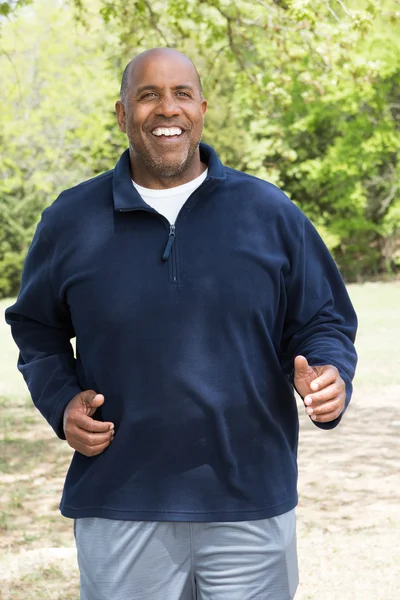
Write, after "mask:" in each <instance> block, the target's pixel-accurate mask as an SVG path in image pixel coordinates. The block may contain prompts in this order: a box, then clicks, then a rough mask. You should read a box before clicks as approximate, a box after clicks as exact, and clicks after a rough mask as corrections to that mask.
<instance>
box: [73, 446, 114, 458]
mask: <svg viewBox="0 0 400 600" xmlns="http://www.w3.org/2000/svg"><path fill="white" fill-rule="evenodd" d="M110 443H111V442H107V443H106V444H99V445H98V446H93V447H90V448H89V447H88V446H84V445H80V446H78V447H76V448H75V450H76V451H77V452H80V454H83V455H84V456H87V457H91V456H97V455H98V454H101V453H102V452H104V450H105V449H106V448H108V446H109V445H110Z"/></svg>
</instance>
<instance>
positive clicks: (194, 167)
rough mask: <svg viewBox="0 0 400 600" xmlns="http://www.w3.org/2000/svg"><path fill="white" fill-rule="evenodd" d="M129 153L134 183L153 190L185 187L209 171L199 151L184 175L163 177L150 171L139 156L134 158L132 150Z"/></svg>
mask: <svg viewBox="0 0 400 600" xmlns="http://www.w3.org/2000/svg"><path fill="white" fill-rule="evenodd" d="M129 153H130V162H131V175H132V179H133V181H134V182H135V183H137V184H138V185H141V186H142V187H145V188H149V189H153V190H167V189H169V188H172V187H177V186H178V185H184V184H185V183H188V182H189V181H193V179H196V178H197V177H200V175H201V174H202V173H204V171H205V170H206V169H207V165H206V164H205V163H203V162H201V160H200V152H199V151H197V152H196V155H195V156H194V158H193V160H192V162H191V163H190V165H188V166H187V168H185V170H184V171H183V172H182V173H178V174H177V175H171V176H169V177H163V176H161V175H158V174H156V173H154V172H152V171H150V170H149V169H148V167H146V166H145V165H144V164H143V163H142V162H141V161H140V159H138V157H137V156H133V154H132V151H131V150H130V151H129Z"/></svg>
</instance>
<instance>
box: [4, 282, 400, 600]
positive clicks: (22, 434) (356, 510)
mask: <svg viewBox="0 0 400 600" xmlns="http://www.w3.org/2000/svg"><path fill="white" fill-rule="evenodd" d="M350 293H351V295H352V297H353V301H354V303H355V305H356V308H357V309H358V312H359V318H360V336H359V341H358V345H357V347H358V351H359V354H360V365H359V370H358V374H357V378H356V380H355V393H354V397H353V400H352V403H351V405H350V407H349V409H348V411H347V413H346V415H345V417H344V419H343V421H342V423H341V424H340V425H339V427H337V428H336V429H334V430H333V431H322V430H319V429H317V428H316V427H315V425H314V424H313V423H312V422H311V421H310V420H309V418H308V417H307V416H306V415H305V414H304V412H303V409H302V407H301V405H300V403H299V418H300V444H299V497H300V501H299V505H298V509H297V517H298V555H299V568H300V586H299V589H298V593H297V594H296V600H400V505H399V497H400V362H399V354H400V353H399V350H400V343H399V338H400V284H367V285H364V286H353V287H351V288H350ZM382 306H384V308H383V309H382ZM0 335H1V339H2V340H3V339H4V336H5V335H8V333H6V329H5V328H4V327H3V326H0ZM0 359H3V360H2V361H1V364H2V367H0V382H1V383H0V395H2V399H1V404H0V419H1V422H0V449H1V454H0V599H1V600H33V599H35V600H41V599H43V600H44V599H45V600H78V598H79V583H78V571H77V565H76V555H75V550H74V544H73V534H72V528H71V522H70V521H69V520H67V519H64V518H62V517H61V516H60V515H59V512H58V503H59V499H60V493H61V489H62V484H63V479H64V475H65V471H66V468H67V465H68V462H69V459H70V455H71V452H70V449H69V448H68V446H67V445H66V444H64V443H62V442H60V441H59V440H57V439H56V438H55V436H54V434H53V432H52V431H51V430H50V428H49V427H48V425H46V423H44V422H43V420H42V418H41V417H40V415H38V413H37V411H35V409H33V408H32V406H31V404H30V402H29V401H28V400H27V399H26V392H25V390H24V387H23V384H21V383H20V382H19V379H18V383H15V382H14V374H13V370H12V369H14V367H11V364H12V361H13V360H14V359H15V351H14V349H13V347H12V345H11V343H9V342H7V344H5V346H4V347H3V344H2V345H1V348H0ZM14 364H15V363H14ZM2 369H3V371H2ZM14 370H15V369H14ZM5 376H6V379H4V377H5ZM9 380H10V381H11V382H12V383H6V384H5V383H4V382H5V381H9ZM15 381H17V380H16V379H15ZM1 386H2V387H1ZM49 457H50V458H49ZM149 600H151V599H149Z"/></svg>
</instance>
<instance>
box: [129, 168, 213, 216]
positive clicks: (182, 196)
mask: <svg viewBox="0 0 400 600" xmlns="http://www.w3.org/2000/svg"><path fill="white" fill-rule="evenodd" d="M207 173H208V169H206V170H205V171H204V173H202V174H201V175H200V176H199V177H196V179H192V181H189V182H188V183H184V184H183V185H177V186H176V187H173V188H168V189H167V190H153V189H150V188H145V187H142V186H141V185H138V184H137V183H135V182H134V181H132V183H133V185H134V186H135V188H136V189H137V191H138V192H139V194H140V195H141V196H142V198H143V200H144V201H145V202H146V204H148V205H149V206H151V207H152V208H154V209H155V210H156V211H157V212H158V213H160V215H163V216H164V217H166V218H167V219H168V221H169V222H170V223H171V225H173V224H174V223H175V220H176V217H177V216H178V213H179V211H180V210H181V208H182V206H183V205H184V204H185V202H186V200H187V199H188V198H189V196H190V195H191V194H192V193H193V192H194V190H196V189H197V188H198V187H199V186H200V185H201V184H202V183H203V181H204V180H205V179H206V177H207Z"/></svg>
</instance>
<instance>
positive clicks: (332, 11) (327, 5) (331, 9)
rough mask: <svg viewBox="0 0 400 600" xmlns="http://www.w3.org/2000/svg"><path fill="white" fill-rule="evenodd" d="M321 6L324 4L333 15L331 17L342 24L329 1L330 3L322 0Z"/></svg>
mask: <svg viewBox="0 0 400 600" xmlns="http://www.w3.org/2000/svg"><path fill="white" fill-rule="evenodd" d="M321 4H323V5H324V6H326V8H327V9H328V10H329V12H330V13H331V15H332V16H333V17H334V18H335V19H336V21H337V22H338V23H341V20H340V19H339V17H338V16H337V14H336V13H335V11H334V10H333V8H331V6H330V4H329V0H328V2H323V1H322V0H321Z"/></svg>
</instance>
